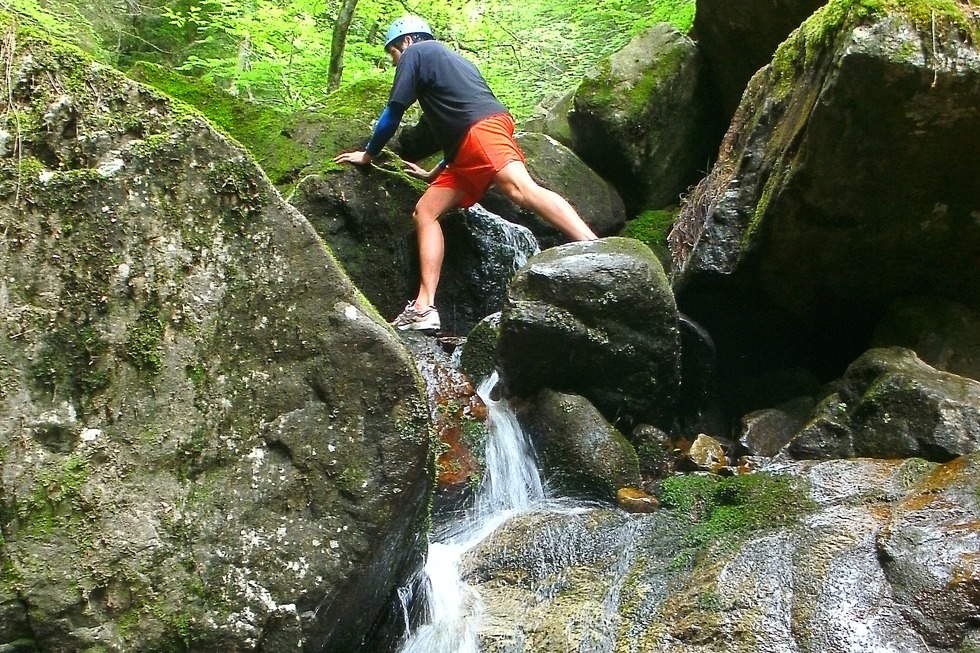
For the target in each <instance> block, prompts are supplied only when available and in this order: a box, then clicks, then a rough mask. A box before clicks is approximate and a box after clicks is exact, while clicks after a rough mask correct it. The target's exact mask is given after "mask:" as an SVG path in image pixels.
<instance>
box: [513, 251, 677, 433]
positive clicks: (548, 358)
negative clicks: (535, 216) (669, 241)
mask: <svg viewBox="0 0 980 653" xmlns="http://www.w3.org/2000/svg"><path fill="white" fill-rule="evenodd" d="M678 349H679V342H678V329H677V313H676V308H675V307H674V302H673V295H672V293H671V291H670V288H669V286H668V284H667V279H666V276H665V275H664V272H663V267H662V266H661V265H660V262H659V261H658V260H657V258H656V257H655V256H654V255H653V253H652V252H651V251H650V250H649V248H647V247H645V246H644V245H642V244H641V243H639V242H637V241H635V240H632V239H627V238H606V239H602V240H599V241H595V242H582V243H570V244H568V245H562V246H560V247H555V248H552V249H550V250H546V251H545V252H543V253H541V254H540V255H538V256H537V257H535V258H533V259H531V261H529V263H528V265H527V266H526V267H524V268H523V269H522V270H521V271H520V272H519V273H518V274H517V276H516V277H515V278H514V281H513V282H512V283H511V286H510V288H509V289H508V297H507V301H506V304H505V306H504V309H503V313H502V317H501V325H500V341H499V344H498V363H499V365H500V369H501V372H502V377H503V379H504V382H505V384H506V388H507V390H508V392H510V393H511V394H513V395H515V396H530V395H533V394H535V393H537V391H539V390H540V389H542V388H551V389H552V390H556V391H560V392H568V393H573V394H579V395H581V396H583V397H585V398H587V399H588V400H589V401H590V402H591V403H592V404H593V405H594V406H595V407H596V408H598V409H599V410H600V411H601V412H602V414H603V415H604V416H605V417H606V419H608V420H610V421H612V422H613V423H615V424H616V425H617V426H618V427H619V428H620V429H621V430H622V431H623V432H630V431H631V430H632V428H633V426H634V425H635V424H637V423H640V422H645V423H649V424H653V425H655V426H658V427H661V428H669V425H670V423H671V421H672V419H673V413H674V402H675V401H676V397H677V385H678V375H679V352H678Z"/></svg>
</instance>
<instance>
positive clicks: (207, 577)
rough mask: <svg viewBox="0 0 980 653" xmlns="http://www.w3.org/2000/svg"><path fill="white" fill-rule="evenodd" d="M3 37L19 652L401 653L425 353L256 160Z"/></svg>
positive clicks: (136, 95) (57, 53)
mask: <svg viewBox="0 0 980 653" xmlns="http://www.w3.org/2000/svg"><path fill="white" fill-rule="evenodd" d="M4 22H5V23H7V29H8V30H10V31H8V33H7V38H6V39H5V43H6V45H5V57H6V60H5V61H6V66H7V70H8V71H9V75H7V76H5V77H4V81H3V82H0V86H2V87H3V91H4V97H6V98H7V101H8V108H9V109H10V110H9V111H8V112H6V113H5V114H4V117H3V124H2V131H3V143H4V145H5V147H4V148H2V157H0V167H2V170H3V173H2V177H0V223H2V226H0V229H2V231H3V233H4V247H3V249H2V251H0V268H2V269H3V270H4V274H3V278H2V280H0V296H2V297H3V300H2V302H0V331H2V333H3V337H2V338H0V379H2V381H0V449H2V451H3V455H2V457H0V479H2V481H0V525H2V529H3V538H2V540H0V560H2V564H3V568H4V573H3V578H2V582H0V601H2V603H0V623H2V626H0V648H3V649H5V650H6V649H10V650H43V651H59V652H60V651H64V652H69V651H82V650H87V651H94V650H99V651H106V652H123V651H168V650H182V651H200V652H203V651H216V650H219V651H239V650H254V649H256V647H262V648H264V649H266V650H301V651H320V650H325V649H326V650H344V651H358V650H362V651H374V650H387V646H388V645H387V642H383V641H380V640H381V639H384V638H385V637H386V636H388V635H391V634H392V633H395V634H397V632H398V631H399V630H400V629H401V628H403V622H402V617H401V615H400V614H397V611H392V610H390V606H391V605H392V604H393V600H394V599H395V597H396V595H397V588H398V587H399V586H400V585H402V584H403V583H404V582H405V581H406V579H407V578H408V577H409V576H410V575H411V573H412V572H413V571H414V570H415V569H416V568H417V567H418V566H419V564H420V562H421V558H422V555H423V553H424V549H425V536H424V531H425V528H426V520H427V516H428V504H429V497H430V494H431V489H432V473H433V470H432V459H431V456H430V451H429V437H430V430H431V422H430V420H429V416H428V412H427V407H426V401H425V398H424V396H423V395H422V393H421V392H420V390H419V380H418V375H417V372H416V370H415V369H414V367H413V365H412V361H411V360H410V359H409V357H408V355H407V352H406V351H405V349H404V347H402V346H401V344H400V343H399V341H398V340H397V338H396V337H395V336H394V334H393V332H392V331H391V330H390V329H389V328H388V327H387V326H386V325H385V324H384V323H383V322H382V321H381V319H380V318H379V316H378V315H377V313H376V312H375V311H374V309H373V308H372V307H371V306H370V305H369V304H368V303H367V302H366V301H365V300H364V299H363V297H362V296H361V295H360V294H359V293H358V292H357V290H356V289H355V287H354V286H353V285H352V284H351V283H350V281H349V279H348V278H347V277H346V276H345V275H344V273H343V271H342V270H341V269H340V267H339V266H338V265H337V263H336V261H335V260H334V259H333V257H332V256H331V255H330V254H329V252H328V251H327V250H326V249H325V247H324V246H323V243H322V241H321V240H320V239H319V238H318V237H317V235H316V233H315V231H314V230H313V229H312V227H311V226H310V224H309V223H308V222H307V221H306V220H305V219H304V218H303V216H302V215H300V214H299V213H298V212H296V211H295V209H292V208H291V207H289V206H288V205H287V204H286V203H285V202H283V200H282V198H281V197H280V195H279V193H278V192H277V191H276V190H275V189H274V188H273V187H272V186H271V185H270V183H269V181H268V179H267V178H266V177H265V176H264V175H263V174H262V172H261V171H260V170H259V169H258V168H257V167H256V166H255V164H254V163H253V161H252V160H251V159H250V158H249V157H248V156H247V155H246V153H245V151H244V150H242V149H241V147H239V146H237V145H236V144H234V143H232V142H230V141H228V140H226V139H225V138H224V137H222V136H220V135H219V134H218V133H217V132H215V131H214V130H213V129H212V128H211V127H210V126H209V125H208V124H206V123H205V122H204V121H203V120H202V119H201V118H200V117H199V116H197V115H196V114H191V113H188V112H187V110H186V108H181V106H180V105H176V104H171V102H170V101H169V100H168V99H167V98H166V97H165V96H163V95H161V94H159V93H158V92H156V91H154V90H151V89H150V88H148V87H145V86H143V85H141V84H139V83H136V82H134V81H132V80H129V79H127V78H125V77H122V76H121V75H120V74H118V73H117V72H115V71H113V70H111V69H108V68H106V67H103V66H100V65H98V64H95V63H93V62H92V61H90V60H88V59H86V58H85V57H84V56H82V55H81V54H80V53H79V52H77V51H75V50H73V49H71V48H67V47H64V46H60V45H52V44H50V43H48V42H46V41H45V40H44V39H42V38H41V37H39V36H38V35H36V34H34V33H31V32H27V31H24V30H18V31H16V32H15V31H13V30H12V28H11V27H10V24H9V20H7V19H5V20H4ZM258 642H261V644H258Z"/></svg>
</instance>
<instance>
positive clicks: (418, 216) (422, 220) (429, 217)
mask: <svg viewBox="0 0 980 653" xmlns="http://www.w3.org/2000/svg"><path fill="white" fill-rule="evenodd" d="M439 217H440V216H439V214H438V213H435V212H434V211H432V210H430V209H427V208H426V207H424V206H421V205H419V204H416V205H415V210H414V211H413V212H412V220H413V221H414V222H415V226H416V227H424V226H427V225H430V224H432V223H434V222H438V221H439Z"/></svg>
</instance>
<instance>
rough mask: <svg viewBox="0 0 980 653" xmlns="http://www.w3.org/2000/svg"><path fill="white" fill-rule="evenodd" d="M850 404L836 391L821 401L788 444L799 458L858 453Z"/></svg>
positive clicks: (795, 456) (844, 456) (820, 458)
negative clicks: (849, 409) (855, 447)
mask: <svg viewBox="0 0 980 653" xmlns="http://www.w3.org/2000/svg"><path fill="white" fill-rule="evenodd" d="M847 410H848V406H847V403H846V402H844V401H843V400H842V399H841V397H840V395H839V394H837V393H833V394H831V395H830V396H828V397H826V398H824V399H823V401H821V402H820V403H818V404H817V406H816V408H815V409H814V411H813V415H812V416H811V417H810V419H809V420H808V421H807V422H806V424H804V425H803V428H801V429H800V431H799V433H797V434H796V435H795V436H794V437H793V439H792V440H791V441H790V442H789V444H788V445H786V447H785V451H787V452H788V453H789V455H790V456H792V457H793V458H796V459H798V460H828V459H832V458H851V457H853V456H854V433H853V432H852V431H851V425H850V419H849V417H848V414H847Z"/></svg>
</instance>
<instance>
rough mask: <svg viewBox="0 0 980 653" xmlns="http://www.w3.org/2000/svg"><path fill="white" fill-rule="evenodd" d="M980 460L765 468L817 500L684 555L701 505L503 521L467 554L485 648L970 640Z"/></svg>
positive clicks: (830, 650) (759, 647)
mask: <svg viewBox="0 0 980 653" xmlns="http://www.w3.org/2000/svg"><path fill="white" fill-rule="evenodd" d="M977 465H978V463H977V459H976V456H972V457H968V458H963V459H957V460H956V461H954V462H951V463H949V464H947V465H941V466H936V465H933V464H929V463H925V462H923V461H921V460H910V461H906V462H901V461H884V460H851V461H831V462H825V463H813V462H806V463H794V464H791V465H780V466H771V467H770V468H768V469H766V470H765V473H766V474H769V475H773V477H774V478H775V479H780V478H782V479H787V478H788V479H792V480H793V481H794V482H797V483H800V484H801V485H802V486H803V488H805V489H803V492H804V493H805V494H807V495H808V496H809V499H810V500H811V501H812V507H811V511H809V512H807V513H805V514H803V515H801V516H800V517H799V518H798V519H795V520H792V523H788V524H775V523H771V522H770V525H769V526H768V527H765V526H763V527H762V528H761V529H760V530H758V531H755V532H752V533H748V534H746V535H745V536H744V537H729V536H726V535H724V534H723V533H719V532H717V531H716V532H715V534H716V536H718V537H720V539H719V540H711V542H712V543H713V544H707V545H706V546H705V547H704V548H701V549H696V550H695V551H691V550H688V551H687V553H686V554H685V553H683V552H682V553H678V543H679V542H690V541H691V539H690V537H691V535H690V533H691V531H690V530H689V529H691V528H692V525H691V524H692V522H695V523H694V526H693V528H694V531H695V532H702V533H703V532H704V531H698V528H699V524H698V523H697V522H699V521H701V520H704V519H705V516H704V515H696V514H691V515H687V514H684V512H683V511H678V510H676V509H670V510H661V511H659V512H658V513H655V514H652V515H642V516H639V515H634V516H629V515H626V514H625V513H623V512H621V511H614V510H610V509H602V508H596V507H591V508H590V509H588V510H580V511H568V512H552V513H549V512H546V511H540V512H534V513H530V514H526V515H523V516H520V517H517V518H514V519H511V520H509V521H508V522H507V523H505V524H504V525H503V526H502V527H501V528H499V529H498V530H497V531H496V532H495V533H494V534H493V536H491V537H489V538H487V539H486V540H485V541H484V542H483V543H482V544H481V545H480V546H478V547H477V548H475V549H473V550H472V551H471V552H469V553H467V554H466V555H465V556H464V559H463V565H462V569H463V574H464V578H465V579H466V580H467V581H468V582H469V583H471V584H473V585H474V586H476V588H477V589H478V591H479V593H480V597H481V599H482V600H483V603H484V604H485V606H486V608H485V614H484V617H483V620H482V622H481V623H479V625H478V626H477V627H478V632H479V634H480V642H481V650H485V651H489V652H492V653H504V652H506V653H523V652H530V651H535V652H537V653H552V652H554V653H558V652H563V651H568V650H576V651H590V652H596V653H598V652H599V651H610V650H615V651H621V652H624V653H641V652H645V651H667V652H670V653H712V652H720V651H730V652H735V653H758V652H759V651H766V652H770V651H771V652H773V653H776V652H779V653H784V652H787V651H795V652H798V653H867V652H868V651H886V650H895V651H903V652H905V653H939V651H945V650H969V644H967V643H966V642H971V641H972V642H975V641H976V637H975V635H976V621H975V616H976V613H977V593H976V574H975V557H976V554H977V552H978V550H980V549H978V542H977V535H976V529H975V528H973V527H972V524H974V522H975V520H976V519H977V518H978V517H980V507H978V503H977V495H976V488H977V481H978V476H977V474H978V468H977ZM774 510H775V512H773V515H772V516H773V518H776V517H778V513H779V512H780V511H779V510H778V509H774ZM712 522H713V520H712ZM696 554H697V555H696ZM941 606H945V607H941ZM959 646H962V647H963V648H960V649H957V648H956V647H959ZM947 647H948V648H947Z"/></svg>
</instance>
